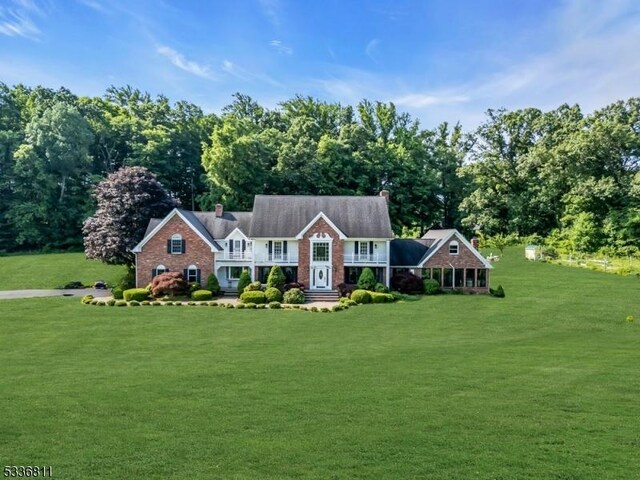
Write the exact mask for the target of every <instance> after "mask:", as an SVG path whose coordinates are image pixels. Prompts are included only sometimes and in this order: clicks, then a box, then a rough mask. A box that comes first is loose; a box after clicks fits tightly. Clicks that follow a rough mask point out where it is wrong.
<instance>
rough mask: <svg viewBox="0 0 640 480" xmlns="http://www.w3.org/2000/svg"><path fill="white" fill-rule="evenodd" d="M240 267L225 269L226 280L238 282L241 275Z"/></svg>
mask: <svg viewBox="0 0 640 480" xmlns="http://www.w3.org/2000/svg"><path fill="white" fill-rule="evenodd" d="M242 270H244V268H242V267H227V280H238V279H239V278H240V275H241V274H242Z"/></svg>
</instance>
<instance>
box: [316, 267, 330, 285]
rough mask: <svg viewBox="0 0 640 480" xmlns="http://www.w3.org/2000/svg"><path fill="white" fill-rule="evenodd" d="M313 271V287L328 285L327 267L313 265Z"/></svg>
mask: <svg viewBox="0 0 640 480" xmlns="http://www.w3.org/2000/svg"><path fill="white" fill-rule="evenodd" d="M313 270H314V273H313V280H314V282H313V286H314V288H328V287H329V269H328V268H327V267H315V268H314V269H313Z"/></svg>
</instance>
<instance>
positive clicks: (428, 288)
mask: <svg viewBox="0 0 640 480" xmlns="http://www.w3.org/2000/svg"><path fill="white" fill-rule="evenodd" d="M422 287H423V288H424V293H425V294H426V295H435V294H437V293H440V283H438V281H437V280H434V279H432V278H426V279H424V280H423V281H422Z"/></svg>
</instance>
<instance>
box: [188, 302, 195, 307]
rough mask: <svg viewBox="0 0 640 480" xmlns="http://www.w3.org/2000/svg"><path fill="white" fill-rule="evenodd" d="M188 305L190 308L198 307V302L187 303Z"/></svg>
mask: <svg viewBox="0 0 640 480" xmlns="http://www.w3.org/2000/svg"><path fill="white" fill-rule="evenodd" d="M187 305H189V306H190V307H195V306H196V305H197V303H196V302H187Z"/></svg>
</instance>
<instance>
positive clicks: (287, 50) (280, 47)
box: [269, 40, 293, 55]
mask: <svg viewBox="0 0 640 480" xmlns="http://www.w3.org/2000/svg"><path fill="white" fill-rule="evenodd" d="M269 45H270V46H271V47H273V48H274V49H275V50H276V51H277V52H278V53H279V54H281V55H292V54H293V48H291V47H289V46H287V45H285V44H284V43H282V42H281V41H280V40H271V41H270V42H269Z"/></svg>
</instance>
